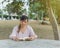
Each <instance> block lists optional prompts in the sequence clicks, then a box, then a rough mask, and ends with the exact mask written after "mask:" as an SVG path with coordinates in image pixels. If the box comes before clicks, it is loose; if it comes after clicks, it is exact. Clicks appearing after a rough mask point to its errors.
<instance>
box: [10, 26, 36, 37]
mask: <svg viewBox="0 0 60 48" xmlns="http://www.w3.org/2000/svg"><path fill="white" fill-rule="evenodd" d="M17 30H18V26H15V27H14V28H13V31H12V33H11V35H10V36H9V38H12V37H13V36H16V37H18V38H25V37H31V36H33V35H35V36H36V37H37V35H36V34H35V32H34V31H33V29H32V27H31V26H29V25H27V29H26V30H25V32H24V33H22V32H21V31H20V32H19V33H18V32H17Z"/></svg>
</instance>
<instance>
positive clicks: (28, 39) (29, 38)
mask: <svg viewBox="0 0 60 48" xmlns="http://www.w3.org/2000/svg"><path fill="white" fill-rule="evenodd" d="M32 40H33V39H32V37H28V38H26V39H25V41H32Z"/></svg>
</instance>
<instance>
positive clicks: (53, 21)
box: [46, 0, 59, 40]
mask: <svg viewBox="0 0 60 48" xmlns="http://www.w3.org/2000/svg"><path fill="white" fill-rule="evenodd" d="M46 5H47V6H46V7H47V9H48V16H49V18H50V23H51V25H52V28H53V33H54V38H55V40H59V28H58V24H57V21H56V18H55V15H54V13H53V10H52V8H51V4H50V0H46Z"/></svg>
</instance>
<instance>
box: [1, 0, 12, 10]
mask: <svg viewBox="0 0 60 48" xmlns="http://www.w3.org/2000/svg"><path fill="white" fill-rule="evenodd" d="M2 1H4V0H0V9H3V7H6V5H7V4H8V2H4V3H3V5H2V3H1V2H2ZM10 2H12V0H11V1H10ZM10 2H9V3H10Z"/></svg>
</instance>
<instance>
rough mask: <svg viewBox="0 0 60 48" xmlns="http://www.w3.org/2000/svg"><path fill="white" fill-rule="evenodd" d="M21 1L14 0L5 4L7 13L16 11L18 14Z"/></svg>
mask: <svg viewBox="0 0 60 48" xmlns="http://www.w3.org/2000/svg"><path fill="white" fill-rule="evenodd" d="M22 6H23V3H22V2H21V1H19V2H17V1H14V2H12V3H9V4H7V6H6V8H7V11H8V12H9V13H17V14H19V13H20V12H21V10H22Z"/></svg>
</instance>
